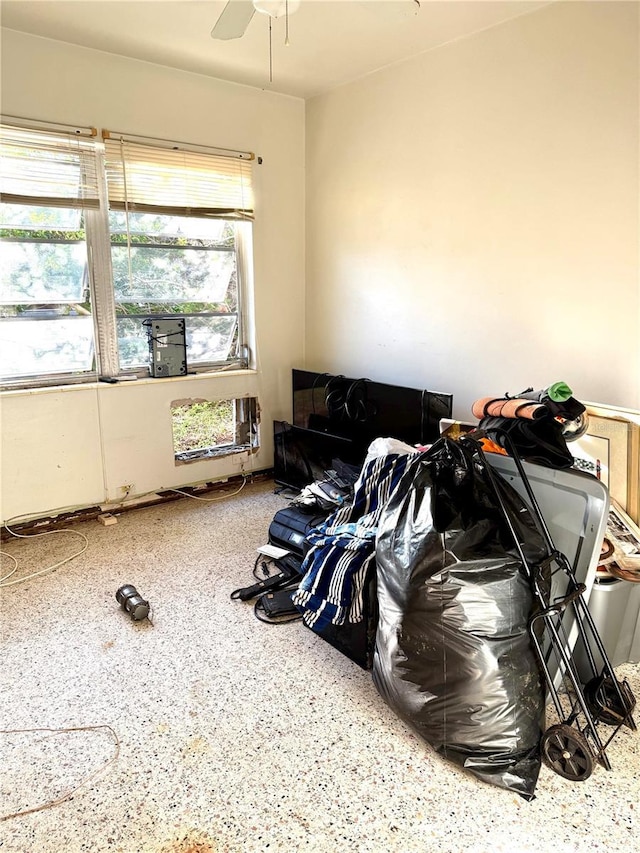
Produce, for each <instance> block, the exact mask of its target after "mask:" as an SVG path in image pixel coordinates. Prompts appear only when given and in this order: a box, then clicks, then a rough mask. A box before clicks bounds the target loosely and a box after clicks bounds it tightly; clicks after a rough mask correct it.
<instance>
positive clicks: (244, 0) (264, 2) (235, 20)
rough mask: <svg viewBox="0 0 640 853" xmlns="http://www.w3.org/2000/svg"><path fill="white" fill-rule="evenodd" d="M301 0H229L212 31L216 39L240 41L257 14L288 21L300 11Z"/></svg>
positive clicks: (212, 36) (212, 35)
mask: <svg viewBox="0 0 640 853" xmlns="http://www.w3.org/2000/svg"><path fill="white" fill-rule="evenodd" d="M299 6H300V0H229V2H228V3H227V5H226V6H225V7H224V9H223V10H222V12H221V14H220V17H219V18H218V20H217V21H216V23H215V26H214V27H213V29H212V30H211V38H214V39H225V40H226V39H239V38H241V37H242V36H243V35H244V34H245V31H246V29H247V27H248V26H249V23H250V21H251V19H252V18H253V15H254V13H255V12H261V13H262V14H263V15H268V16H269V18H280V17H281V16H282V15H284V16H285V18H287V19H288V17H289V15H292V14H293V13H294V12H296V11H297V10H298V8H299Z"/></svg>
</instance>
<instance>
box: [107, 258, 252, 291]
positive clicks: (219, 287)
mask: <svg viewBox="0 0 640 853" xmlns="http://www.w3.org/2000/svg"><path fill="white" fill-rule="evenodd" d="M111 257H112V263H113V280H114V289H115V297H116V302H120V303H126V302H137V301H141V300H142V301H144V302H223V301H224V298H225V295H226V292H227V288H228V287H229V282H230V280H231V276H232V274H233V273H234V272H235V252H233V251H231V250H217V249H182V248H177V247H176V248H174V247H166V246H164V247H156V246H153V247H141V246H135V245H133V246H131V258H130V263H131V281H130V280H129V251H128V249H127V246H119V245H113V246H112V247H111Z"/></svg>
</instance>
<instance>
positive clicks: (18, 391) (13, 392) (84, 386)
mask: <svg viewBox="0 0 640 853" xmlns="http://www.w3.org/2000/svg"><path fill="white" fill-rule="evenodd" d="M256 374H257V370H254V369H252V368H246V367H243V368H238V369H237V370H215V371H211V372H209V373H190V374H188V375H187V376H159V377H153V376H145V377H142V378H138V379H127V380H125V381H124V382H79V383H77V384H74V385H43V386H42V387H39V388H5V389H2V390H0V397H23V396H28V395H31V394H59V393H60V392H62V391H64V392H65V393H67V392H69V393H71V392H74V391H87V390H90V389H96V388H122V387H134V388H135V387H137V386H140V385H162V384H166V383H168V382H202V381H204V380H205V379H219V378H220V377H222V376H255V375H256Z"/></svg>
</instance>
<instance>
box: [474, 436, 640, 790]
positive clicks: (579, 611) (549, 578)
mask: <svg viewBox="0 0 640 853" xmlns="http://www.w3.org/2000/svg"><path fill="white" fill-rule="evenodd" d="M501 432H502V431H501ZM483 437H484V433H483V432H482V431H481V430H477V429H476V430H474V431H473V432H472V433H468V434H467V435H466V436H463V437H462V438H461V439H460V440H461V441H470V442H473V444H474V445H475V448H476V450H477V451H478V454H479V456H480V458H481V459H482V461H483V462H484V463H485V464H486V468H487V471H488V474H489V479H490V481H491V483H492V485H493V490H494V492H495V495H496V497H497V499H498V504H499V506H500V509H501V510H502V514H503V515H504V517H505V520H506V522H507V525H508V527H509V530H510V532H511V534H512V536H513V539H514V542H515V544H516V548H517V551H518V554H519V556H520V559H521V560H522V563H523V565H524V566H525V568H526V569H527V571H528V574H529V578H530V580H531V584H532V589H533V592H534V597H535V599H536V601H537V610H536V612H534V613H533V615H532V616H531V617H530V619H529V636H530V639H531V643H532V645H533V648H534V649H535V652H536V655H537V658H538V661H539V663H540V668H541V670H542V673H543V674H544V677H545V681H546V685H547V689H548V692H549V695H550V696H551V700H552V701H553V705H554V707H555V710H556V713H557V715H558V718H559V720H560V722H559V723H556V724H554V725H551V726H549V728H547V729H546V731H544V732H543V734H542V737H541V742H540V746H541V752H542V757H543V759H544V761H545V762H546V763H547V764H548V765H549V766H550V767H551V769H552V770H554V771H555V772H556V773H558V774H559V775H560V776H563V777H564V778H565V779H570V780H571V781H574V782H583V781H584V780H585V779H588V778H589V776H590V775H591V773H592V771H593V767H594V759H595V761H597V762H598V763H599V764H601V765H602V766H603V767H604V768H605V769H606V770H611V763H610V761H609V759H608V757H607V754H606V749H607V747H608V746H609V744H610V743H611V741H612V740H613V738H614V737H615V736H616V734H617V733H618V731H619V730H620V729H621V728H622V726H627V727H628V728H629V729H631V730H632V731H635V730H636V724H635V722H634V719H633V716H632V711H633V709H634V707H635V704H636V699H635V696H634V695H633V693H632V692H631V689H630V687H629V684H628V682H627V681H626V680H623V681H618V679H617V678H616V675H615V672H614V670H613V667H612V665H611V663H610V661H609V658H608V656H607V652H606V649H605V648H604V645H603V643H602V640H601V638H600V635H599V634H598V630H597V628H596V625H595V623H594V621H593V618H592V616H591V614H590V612H589V608H588V607H587V604H586V602H585V600H584V597H583V595H584V592H585V591H586V586H585V584H583V583H578V581H577V580H576V577H575V574H574V572H573V569H572V567H571V565H570V563H569V560H568V559H567V557H566V556H565V555H564V554H563V553H562V552H560V551H558V549H557V548H556V547H555V545H554V543H553V540H552V538H551V534H550V532H549V528H548V527H547V524H546V523H545V520H544V518H543V516H542V512H541V511H540V506H539V504H538V501H537V500H536V497H535V494H534V493H533V489H532V487H531V484H530V482H529V479H528V477H527V475H526V472H525V470H524V467H523V465H522V461H521V459H520V456H519V455H518V452H517V451H516V449H515V447H514V446H513V442H512V441H511V438H510V436H509V435H508V434H507V433H505V432H502V435H501V438H502V439H503V440H504V445H503V446H504V447H505V450H507V451H508V453H509V456H511V457H512V458H513V460H514V462H515V465H516V468H517V470H518V473H519V475H520V477H521V478H522V483H523V485H524V488H525V491H526V493H527V496H528V499H529V504H530V507H529V508H530V510H531V514H532V518H533V520H534V523H535V525H536V527H537V528H538V531H539V533H540V534H541V536H542V539H543V541H544V545H545V550H546V557H545V558H544V559H543V560H542V561H541V562H540V563H539V564H537V565H534V566H532V565H531V564H530V563H529V562H528V560H527V558H526V556H525V554H524V551H523V548H522V544H521V542H520V541H519V539H518V536H517V533H516V530H515V527H514V524H513V522H512V519H511V518H510V516H509V512H508V510H507V508H506V506H505V503H504V501H503V500H502V496H501V492H500V489H499V488H498V487H497V485H496V477H497V476H498V475H497V474H496V472H494V471H493V469H492V467H491V464H490V463H489V462H488V461H487V458H486V455H485V453H484V451H483V449H482V446H481V444H480V443H479V439H480V438H483ZM563 576H564V577H565V578H566V586H565V590H564V592H563V594H562V595H560V596H558V597H553V596H552V593H551V588H552V582H553V580H554V579H555V580H556V586H557V582H558V580H560V581H561V580H562V579H563ZM572 625H575V626H576V628H577V632H578V638H579V640H580V641H581V643H582V646H583V647H584V652H585V657H586V660H587V667H588V677H587V679H586V682H585V680H584V679H583V678H581V676H580V674H579V673H578V668H577V667H576V664H575V661H574V659H573V653H572V645H571V642H570V640H569V630H570V629H571V626H572ZM596 653H597V655H598V656H599V659H600V660H601V661H602V666H601V667H599V666H598V664H597V663H596ZM554 669H555V672H554ZM602 725H605V726H610V727H612V729H613V731H612V732H611V734H610V735H609V737H608V738H603V737H601V736H600V732H599V729H600V727H601V726H602Z"/></svg>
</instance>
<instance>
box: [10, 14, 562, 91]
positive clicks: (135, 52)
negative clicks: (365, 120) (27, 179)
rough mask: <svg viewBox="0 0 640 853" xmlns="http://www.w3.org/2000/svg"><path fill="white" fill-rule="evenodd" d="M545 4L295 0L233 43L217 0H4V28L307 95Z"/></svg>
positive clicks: (255, 18) (255, 21) (259, 17)
mask: <svg viewBox="0 0 640 853" xmlns="http://www.w3.org/2000/svg"><path fill="white" fill-rule="evenodd" d="M545 5H548V0H540V1H539V2H527V0H511V2H507V1H506V0H497V2H494V0H421V2H420V5H418V4H417V3H416V2H415V0H302V3H301V6H300V9H299V10H298V11H297V12H296V13H295V14H294V15H291V16H290V19H289V36H290V42H291V43H290V45H289V46H288V47H286V46H285V45H284V18H279V19H277V20H275V21H274V22H273V60H272V69H273V81H272V82H270V81H269V33H268V18H267V17H266V16H265V15H261V14H255V15H254V16H253V19H252V21H251V23H250V24H249V27H248V29H247V31H246V33H245V35H244V36H243V37H242V38H241V39H235V40H232V41H220V40H214V39H212V38H211V35H210V33H211V29H212V27H213V25H214V24H215V22H216V21H217V19H218V16H219V15H220V13H221V12H222V10H223V8H224V6H225V2H224V0H221V2H218V0H133V2H129V0H2V2H1V5H0V11H1V14H2V26H3V27H5V28H8V29H14V30H21V31H23V32H27V33H33V34H35V35H39V36H45V37H47V38H53V39H58V40H60V41H65V42H70V43H72V44H77V45H83V46H85V47H91V48H95V49H97V50H103V51H107V52H109V53H115V54H120V55H121V56H128V57H132V58H135V59H142V60H146V61H148V62H154V63H159V64H161V65H168V66H170V67H172V68H179V69H182V70H185V71H193V72H197V73H199V74H206V75H208V76H210V77H219V78H221V79H223V80H231V81H234V82H236V83H244V84H247V85H250V86H257V87H259V88H263V89H269V90H272V91H275V92H282V93H284V94H289V95H294V96H297V97H301V98H309V97H313V96H314V95H317V94H320V93H322V92H325V91H327V90H329V89H332V88H334V87H335V86H339V85H340V84H342V83H346V82H349V81H351V80H355V79H357V78H358V77H362V76H363V75H366V74H369V73H371V72H373V71H376V70H377V69H379V68H383V67H385V66H386V65H389V64H391V63H394V62H398V61H400V60H403V59H406V58H408V57H410V56H415V55H416V54H419V53H423V52H424V51H427V50H430V49H432V48H434V47H436V46H438V45H442V44H446V43H447V42H449V41H452V40H454V39H458V38H462V37H464V36H467V35H470V34H471V33H474V32H478V31H479V30H482V29H486V28H487V27H491V26H495V25H496V24H498V23H500V22H502V21H505V20H508V19H509V18H513V17H516V16H519V15H522V14H527V13H528V12H531V11H533V10H535V9H537V8H540V7H541V6H545Z"/></svg>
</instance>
